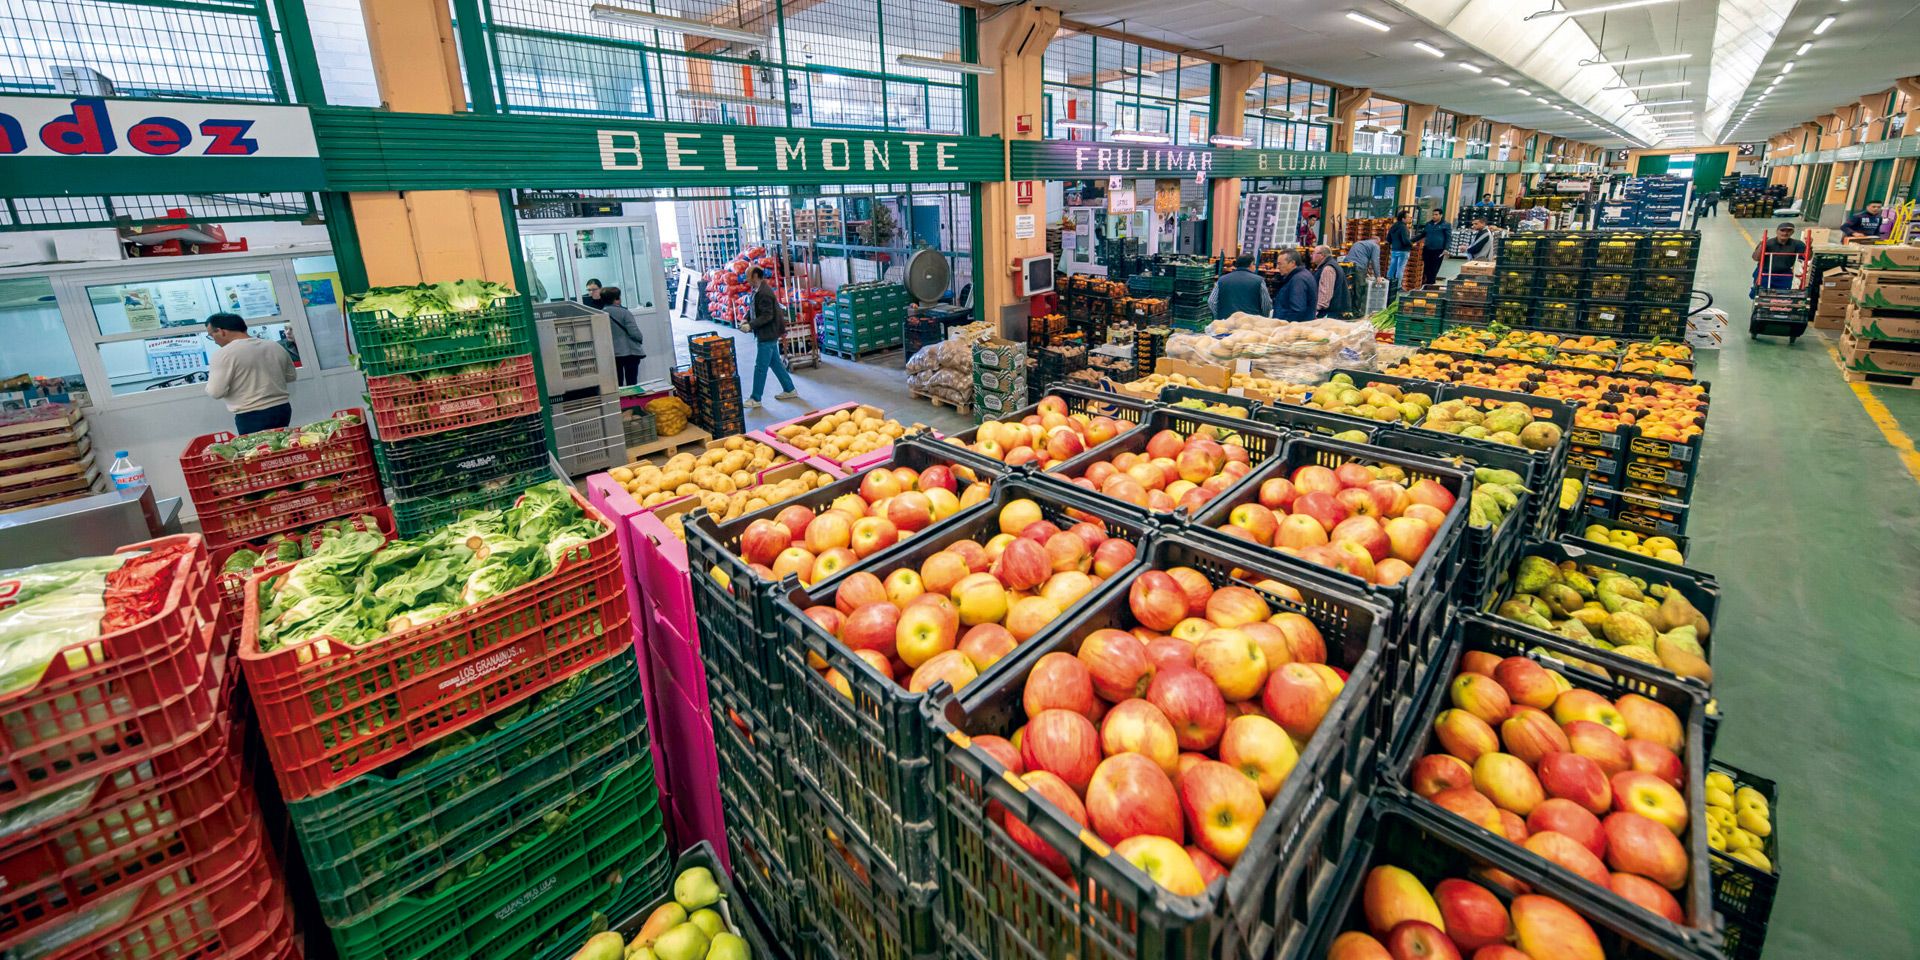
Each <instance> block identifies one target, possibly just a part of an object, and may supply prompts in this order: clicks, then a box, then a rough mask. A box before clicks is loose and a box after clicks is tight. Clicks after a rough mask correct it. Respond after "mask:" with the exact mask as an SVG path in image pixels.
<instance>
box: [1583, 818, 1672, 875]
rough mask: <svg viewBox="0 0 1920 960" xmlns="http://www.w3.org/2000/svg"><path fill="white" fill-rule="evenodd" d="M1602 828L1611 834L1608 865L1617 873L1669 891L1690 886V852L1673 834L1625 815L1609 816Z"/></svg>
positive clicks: (1655, 824) (1663, 828)
mask: <svg viewBox="0 0 1920 960" xmlns="http://www.w3.org/2000/svg"><path fill="white" fill-rule="evenodd" d="M1600 826H1601V827H1602V828H1603V829H1605V830H1606V831H1607V864H1608V865H1609V866H1611V867H1613V869H1615V870H1618V871H1620V872H1622V873H1637V874H1639V875H1641V876H1643V877H1646V878H1647V879H1648V880H1652V881H1653V882H1654V883H1657V884H1659V885H1661V886H1663V887H1665V888H1667V889H1668V890H1678V889H1680V888H1681V887H1684V886H1686V885H1687V867H1688V864H1687V848H1686V847H1683V846H1681V845H1680V839H1679V838H1678V837H1675V836H1674V835H1673V831H1671V830H1668V829H1667V828H1666V827H1663V826H1661V825H1660V824H1657V823H1654V822H1653V821H1652V820H1648V819H1647V818H1646V817H1643V816H1641V815H1639V814H1637V813H1627V812H1624V811H1616V812H1614V813H1609V814H1607V818H1606V819H1605V820H1602V821H1600ZM1599 882H1600V883H1601V884H1602V885H1604V884H1606V882H1607V880H1606V878H1605V877H1602V878H1601V880H1600V881H1599Z"/></svg>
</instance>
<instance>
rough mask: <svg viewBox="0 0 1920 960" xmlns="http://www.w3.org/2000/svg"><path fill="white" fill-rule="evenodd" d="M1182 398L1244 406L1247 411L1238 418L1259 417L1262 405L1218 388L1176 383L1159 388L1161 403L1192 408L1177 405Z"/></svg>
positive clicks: (1224, 415)
mask: <svg viewBox="0 0 1920 960" xmlns="http://www.w3.org/2000/svg"><path fill="white" fill-rule="evenodd" d="M1182 400H1199V401H1202V402H1204V403H1209V404H1214V403H1222V404H1226V405H1227V406H1229V407H1244V408H1246V411H1247V413H1246V416H1244V417H1241V418H1240V419H1243V420H1258V419H1260V418H1259V416H1258V414H1259V413H1260V408H1261V407H1262V406H1263V405H1264V404H1262V403H1261V402H1260V401H1259V400H1255V399H1253V398H1252V397H1243V396H1237V395H1235V394H1231V393H1226V392H1223V391H1220V390H1202V389H1200V388H1198V387H1185V386H1181V385H1179V384H1177V383H1176V384H1173V385H1171V386H1166V387H1162V388H1160V402H1161V403H1164V404H1166V405H1167V406H1170V407H1175V408H1176V409H1180V410H1192V409H1193V408H1192V407H1180V406H1178V404H1179V402H1180V401H1182ZM1195 412H1196V413H1207V414H1212V415H1213V416H1216V417H1231V416H1233V414H1230V413H1224V412H1221V411H1215V410H1196V411H1195Z"/></svg>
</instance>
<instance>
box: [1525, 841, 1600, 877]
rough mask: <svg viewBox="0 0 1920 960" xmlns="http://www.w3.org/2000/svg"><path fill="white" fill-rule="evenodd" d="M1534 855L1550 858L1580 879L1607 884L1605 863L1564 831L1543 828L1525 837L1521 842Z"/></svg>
mask: <svg viewBox="0 0 1920 960" xmlns="http://www.w3.org/2000/svg"><path fill="white" fill-rule="evenodd" d="M1521 846H1524V847H1526V848H1527V849H1528V850H1530V851H1532V852H1533V853H1534V854H1535V855H1537V856H1540V857H1543V858H1545V859H1547V860H1551V861H1553V862H1554V863H1557V864H1559V865H1560V866H1563V867H1566V868H1567V869H1568V870H1571V871H1573V872H1574V873H1575V874H1577V875H1579V876H1580V877H1581V878H1582V879H1585V880H1587V881H1588V882H1590V883H1597V884H1599V885H1601V886H1603V887H1604V886H1606V885H1607V865H1606V864H1604V863H1601V862H1600V858H1599V857H1596V856H1594V855H1593V851H1592V850H1589V849H1587V847H1586V845H1585V844H1583V843H1581V842H1580V841H1578V840H1575V839H1573V838H1572V837H1569V836H1567V835H1566V834H1564V833H1555V832H1553V831H1552V830H1543V831H1541V832H1539V833H1536V834H1533V835H1532V836H1529V837H1527V842H1526V843H1524V844H1521Z"/></svg>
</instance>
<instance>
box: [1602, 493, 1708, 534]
mask: <svg viewBox="0 0 1920 960" xmlns="http://www.w3.org/2000/svg"><path fill="white" fill-rule="evenodd" d="M1582 499H1583V500H1584V501H1585V503H1586V510H1587V512H1588V513H1591V514H1593V515H1594V516H1596V517H1603V518H1605V519H1608V520H1612V521H1614V522H1616V523H1618V524H1619V525H1620V526H1623V527H1626V528H1628V529H1630V530H1637V531H1639V532H1641V533H1644V534H1658V535H1660V536H1673V535H1674V534H1680V533H1686V532H1687V519H1688V515H1689V513H1690V512H1691V508H1690V507H1689V505H1688V504H1684V503H1681V502H1679V501H1676V500H1667V499H1664V498H1661V497H1655V496H1650V495H1648V494H1645V493H1641V492H1638V491H1634V490H1620V489H1614V488H1610V487H1603V486H1600V485H1598V484H1589V485H1588V486H1587V489H1586V492H1585V493H1584V494H1582Z"/></svg>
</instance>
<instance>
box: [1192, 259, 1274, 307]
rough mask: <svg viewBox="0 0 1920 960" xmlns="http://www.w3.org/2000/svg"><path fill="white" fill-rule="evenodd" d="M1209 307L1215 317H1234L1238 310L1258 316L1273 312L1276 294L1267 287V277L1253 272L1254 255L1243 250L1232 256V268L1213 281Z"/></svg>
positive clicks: (1208, 302) (1208, 300)
mask: <svg viewBox="0 0 1920 960" xmlns="http://www.w3.org/2000/svg"><path fill="white" fill-rule="evenodd" d="M1207 306H1208V307H1209V308H1210V309H1212V311H1213V315H1214V316H1216V317H1231V316H1233V315H1234V314H1236V313H1251V314H1253V315H1254V316H1256V317H1265V316H1271V315H1272V314H1273V294H1272V293H1270V292H1268V290H1267V281H1266V279H1265V278H1264V277H1262V276H1260V275H1259V274H1257V273H1254V272H1253V254H1250V253H1243V254H1241V255H1239V256H1237V257H1235V258H1233V269H1232V270H1229V271H1227V272H1226V273H1223V274H1221V275H1220V279H1219V280H1217V281H1215V282H1214V284H1213V293H1212V294H1210V295H1208V297H1207Z"/></svg>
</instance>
